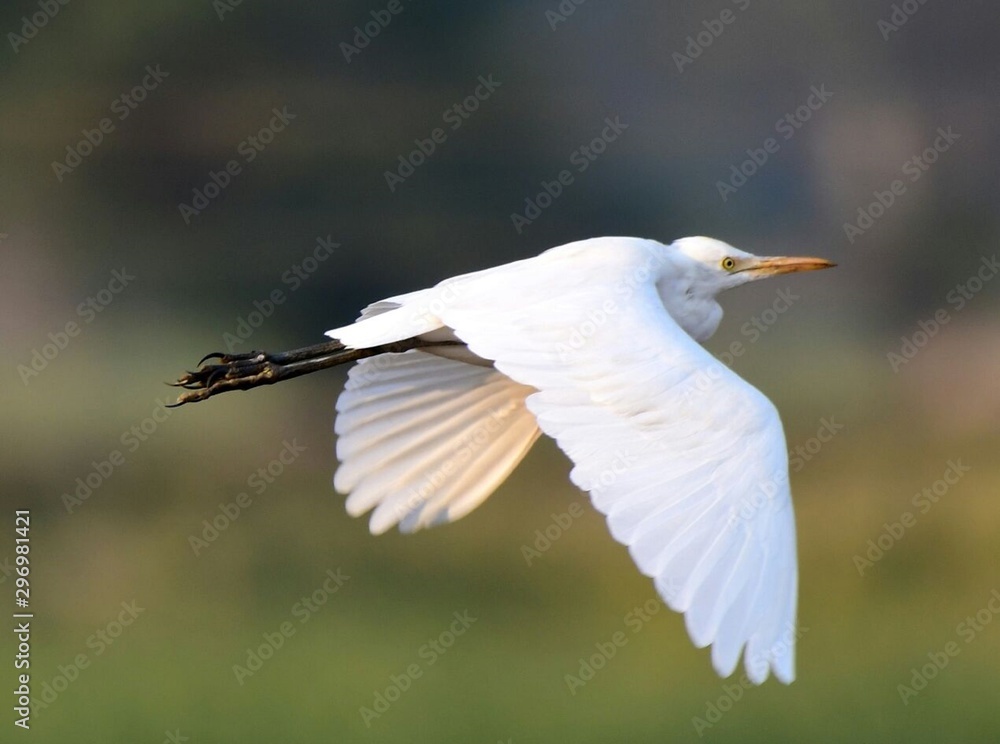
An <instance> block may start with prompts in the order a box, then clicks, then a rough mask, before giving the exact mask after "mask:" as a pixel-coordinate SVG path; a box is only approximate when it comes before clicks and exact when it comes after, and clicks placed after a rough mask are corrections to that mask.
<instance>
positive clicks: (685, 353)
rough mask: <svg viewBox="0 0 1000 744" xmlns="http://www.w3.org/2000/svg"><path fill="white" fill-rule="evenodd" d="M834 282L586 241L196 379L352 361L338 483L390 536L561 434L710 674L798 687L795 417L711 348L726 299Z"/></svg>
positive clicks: (447, 509) (674, 247)
mask: <svg viewBox="0 0 1000 744" xmlns="http://www.w3.org/2000/svg"><path fill="white" fill-rule="evenodd" d="M830 265H832V264H829V262H825V261H822V260H820V259H785V258H777V259H760V258H757V257H755V256H752V255H750V254H748V253H744V252H743V251H739V250H737V249H735V248H732V247H731V246H728V245H726V244H725V243H721V242H719V241H714V240H711V239H708V238H685V239H682V240H678V241H676V242H675V243H673V244H671V245H663V244H661V243H658V242H656V241H652V240H641V239H637V238H598V239H593V240H585V241H580V242H576V243H570V244H567V245H564V246H559V247H557V248H553V249H551V250H549V251H546V252H545V253H543V254H541V255H539V256H537V257H535V258H531V259H526V260H523V261H517V262H514V263H510V264H505V265H503V266H498V267H496V268H492V269H487V270H484V271H479V272H475V273H471V274H466V275H463V276H459V277H455V278H453V279H449V280H446V281H444V282H442V283H440V284H438V285H436V286H435V287H432V288H429V289H426V290H421V291H417V292H411V293H408V294H405V295H400V296H397V297H391V298H389V299H387V300H383V301H380V302H377V303H374V304H372V305H370V306H369V307H368V308H366V309H365V310H364V311H363V313H362V315H361V317H360V318H359V319H358V320H357V321H356V322H355V323H353V324H351V325H348V326H344V327H342V328H336V329H334V330H332V331H329V332H328V334H327V335H328V336H330V337H332V338H333V339H335V342H333V343H332V344H328V345H321V346H319V347H313V348H314V349H316V352H315V353H313V354H312V355H311V356H310V355H309V354H308V353H307V354H303V353H299V352H292V353H291V356H289V355H285V358H283V357H282V355H275V356H269V355H263V354H261V355H259V356H253V355H243V356H242V357H241V358H235V357H232V358H223V359H222V362H223V364H222V365H210V367H209V368H203V369H205V370H206V372H205V373H204V374H203V375H202V376H201V377H200V378H199V377H198V375H199V374H200V373H201V372H202V371H201V370H199V373H192V374H193V376H190V375H189V377H188V378H185V379H184V380H182V383H184V384H185V386H187V387H189V388H193V389H194V390H195V392H193V393H188V394H186V396H187V400H200V399H203V398H204V397H208V396H209V395H211V394H213V393H214V392H221V391H222V390H226V389H233V388H240V387H251V386H254V385H257V384H265V383H268V382H273V381H277V379H283V378H284V377H290V376H295V375H297V374H303V373H305V372H309V371H313V369H314V368H322V367H324V366H332V365H333V364H335V363H339V362H342V361H348V360H354V359H359V360H360V361H359V362H358V364H357V365H355V366H354V367H353V368H352V369H351V370H350V373H349V378H348V382H347V385H346V387H345V389H344V392H343V393H342V394H341V396H340V399H339V400H338V403H337V412H338V415H337V419H336V433H337V434H338V442H337V456H338V459H339V460H340V461H341V465H340V468H339V469H338V471H337V474H336V477H335V480H334V484H335V486H336V488H337V489H338V490H339V491H342V492H344V493H347V494H349V495H348V499H347V509H348V511H349V513H351V514H352V515H360V514H363V513H365V512H368V511H370V510H374V511H373V513H372V516H371V521H370V528H371V531H372V532H373V533H376V534H378V533H382V532H384V531H386V530H388V529H390V528H391V527H393V526H395V525H398V526H399V527H400V529H401V530H403V531H413V530H417V529H420V528H422V527H429V526H433V525H437V524H442V523H446V522H451V521H454V520H456V519H458V518H460V517H462V516H464V515H465V514H467V513H469V512H470V511H472V510H473V509H475V508H476V507H477V506H478V505H479V504H481V503H482V502H483V501H484V500H485V499H486V498H487V497H488V496H489V495H490V494H491V493H492V492H493V491H494V490H495V489H496V488H497V487H498V486H499V485H500V484H501V483H502V482H503V481H504V480H505V479H506V477H507V476H508V475H509V474H510V472H511V471H512V470H513V469H514V468H515V467H516V466H517V464H518V463H519V462H520V461H521V460H522V459H523V457H524V456H525V455H526V454H527V452H528V451H529V449H530V448H531V446H532V444H533V443H534V442H535V440H536V439H537V438H538V436H539V435H540V433H544V434H546V435H548V436H551V437H552V438H553V439H555V441H556V442H557V444H558V445H559V447H560V448H561V449H562V450H563V451H564V452H565V453H566V454H567V455H568V456H569V458H570V459H571V460H572V461H573V463H574V468H573V470H572V472H571V475H570V477H571V480H572V481H573V483H574V484H576V485H577V486H579V487H580V488H581V489H583V490H585V491H587V492H588V493H590V495H591V499H592V501H593V503H594V506H595V507H596V508H597V509H598V510H600V511H601V512H603V513H604V514H605V515H606V516H607V518H608V524H609V527H610V529H611V533H612V535H613V536H614V537H615V538H616V539H617V540H619V541H620V542H622V543H624V544H626V545H628V547H629V550H630V552H631V554H632V556H633V558H634V559H635V561H636V563H637V565H638V566H639V568H640V570H641V571H642V572H643V573H645V574H646V575H648V576H650V577H652V578H653V579H654V581H655V583H656V587H657V589H658V591H659V593H660V595H661V596H662V597H663V599H664V601H665V602H666V603H667V604H668V605H669V606H670V607H672V608H673V609H675V610H677V611H679V612H683V613H685V616H686V621H687V626H688V630H689V632H690V634H691V637H692V639H693V640H694V642H695V644H696V645H698V646H699V647H701V646H706V645H709V644H711V645H712V647H713V650H712V658H713V663H714V666H715V668H716V670H717V671H718V672H719V673H720V674H722V675H724V676H725V675H728V674H730V673H732V671H733V670H734V669H735V667H736V664H737V663H738V661H739V657H740V654H741V652H743V654H744V661H745V666H746V669H747V674H748V676H749V678H750V679H751V680H752V681H753V682H755V683H760V682H762V681H763V680H764V679H766V678H767V676H768V675H769V673H770V672H771V671H773V672H774V673H775V675H776V676H777V677H778V678H779V679H780V680H782V681H784V682H786V683H787V682H790V681H792V679H793V678H794V626H795V607H796V592H797V567H796V557H795V523H794V517H793V513H792V503H791V494H790V490H789V484H788V459H787V454H786V446H785V441H784V434H783V432H782V428H781V422H780V419H779V417H778V414H777V411H776V409H775V408H774V406H773V405H772V404H771V403H770V401H769V400H768V399H767V398H766V397H764V396H763V395H762V394H761V393H760V392H758V391H757V390H756V389H755V388H753V387H752V386H750V385H749V384H747V383H746V382H744V381H743V380H742V379H741V378H739V377H738V376H737V375H736V374H735V373H733V372H732V371H731V370H730V369H728V368H727V367H726V366H725V365H723V364H721V363H720V362H718V361H717V360H716V359H715V358H714V357H713V356H712V355H711V354H709V353H708V352H707V351H706V350H705V349H704V348H703V347H702V346H701V345H700V343H699V342H701V341H704V340H705V339H707V338H709V337H710V336H711V335H712V334H713V333H714V332H715V330H716V328H717V327H718V325H719V322H720V320H721V318H722V309H721V307H720V306H719V304H718V302H717V301H716V299H715V297H716V294H717V293H718V292H719V291H721V290H722V289H726V288H729V287H732V286H737V285H739V284H742V283H744V282H746V281H750V280H751V279H754V278H760V277H762V276H769V275H772V274H778V273H786V272H790V271H800V270H807V269H817V268H824V267H826V266H830ZM303 352H309V350H308V349H307V350H303ZM255 354H256V352H255ZM303 356H305V357H308V358H310V359H312V360H313V361H310V362H303V361H300V360H301V359H302V358H303ZM268 365H270V367H269V366H268ZM310 365H311V366H310ZM272 367H273V369H271V368H272ZM282 370H285V371H284V373H283V372H282ZM220 375H221V380H220V379H219V376H220ZM251 377H252V378H253V381H252V382H247V380H249V379H250V378H251ZM241 381H242V382H241ZM220 386H221V387H220ZM213 387H214V388H217V389H215V390H213ZM181 401H182V402H186V400H185V396H182V398H181Z"/></svg>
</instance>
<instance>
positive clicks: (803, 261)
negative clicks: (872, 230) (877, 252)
mask: <svg viewBox="0 0 1000 744" xmlns="http://www.w3.org/2000/svg"><path fill="white" fill-rule="evenodd" d="M836 265H837V264H835V263H833V262H832V261H827V260H826V259H825V258H811V257H808V256H767V257H765V258H760V259H758V260H756V261H753V262H750V263H749V264H748V266H747V267H746V268H745V269H743V270H744V271H749V272H750V273H752V274H754V276H758V277H761V278H763V277H766V276H778V275H779V274H792V273H794V272H796V271H818V270H819V269H829V268H832V267H834V266H836Z"/></svg>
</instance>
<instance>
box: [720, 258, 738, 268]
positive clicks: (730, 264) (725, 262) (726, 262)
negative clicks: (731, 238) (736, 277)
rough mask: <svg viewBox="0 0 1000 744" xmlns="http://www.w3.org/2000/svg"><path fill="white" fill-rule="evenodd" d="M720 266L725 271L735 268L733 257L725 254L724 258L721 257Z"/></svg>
mask: <svg viewBox="0 0 1000 744" xmlns="http://www.w3.org/2000/svg"><path fill="white" fill-rule="evenodd" d="M722 268H724V269H725V270H726V271H732V270H733V269H735V268H736V261H735V259H732V258H730V257H729V256H726V257H725V258H724V259H722Z"/></svg>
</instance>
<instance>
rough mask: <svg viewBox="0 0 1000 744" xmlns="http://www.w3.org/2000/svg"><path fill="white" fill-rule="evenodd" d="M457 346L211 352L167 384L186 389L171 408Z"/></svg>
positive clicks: (409, 342) (420, 343)
mask: <svg viewBox="0 0 1000 744" xmlns="http://www.w3.org/2000/svg"><path fill="white" fill-rule="evenodd" d="M456 345H461V343H460V342H457V341H443V342H442V341H434V342H431V341H424V340H421V339H418V338H410V339H406V340H404V341H397V342H394V343H391V344H383V345H382V346H375V347H372V348H369V349H348V348H345V347H344V345H343V344H342V343H340V342H339V341H329V342H327V343H323V344H316V345H314V346H306V347H305V348H302V349H294V350H292V351H283V352H278V353H276V354H269V353H268V352H266V351H250V352H247V353H245V354H222V353H219V352H214V353H212V354H208V355H207V356H205V357H204V358H202V360H201V362H199V363H198V364H199V365H200V366H199V367H198V369H197V371H195V372H188V373H187V374H186V375H184V376H183V377H181V378H180V379H179V380H178V381H177V382H174V383H170V384H172V385H174V386H175V387H182V388H185V389H186V390H187V392H185V393H181V394H180V395H179V396H178V398H177V402H176V403H174V404H173V405H172V406H171V407H172V408H175V407H177V406H182V405H184V404H185V403H196V402H198V401H201V400H205V399H207V398H211V397H212V396H213V395H218V394H219V393H225V392H228V391H230V390H249V389H250V388H254V387H259V386H261V385H273V384H274V383H276V382H281V381H283V380H290V379H292V378H293V377H300V376H301V375H307V374H310V373H311V372H317V371H319V370H321V369H327V368H329V367H336V366H338V365H341V364H347V363H349V362H354V361H357V360H358V359H365V358H366V357H371V356H377V355H379V354H391V353H402V352H404V351H409V350H410V349H421V348H428V347H431V346H456ZM210 359H215V360H217V363H214V364H204V362H206V361H208V360H210Z"/></svg>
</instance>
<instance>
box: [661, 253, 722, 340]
mask: <svg viewBox="0 0 1000 744" xmlns="http://www.w3.org/2000/svg"><path fill="white" fill-rule="evenodd" d="M656 288H657V291H658V292H659V294H660V299H661V300H662V301H663V306H664V307H665V308H666V310H667V312H668V313H670V317H672V318H673V319H674V320H675V321H676V322H677V325H679V326H680V327H681V328H683V329H684V331H685V332H686V333H687V334H688V335H689V336H691V338H693V339H694V340H695V341H698V342H699V343H701V342H704V341H706V340H708V339H709V338H711V337H712V334H713V333H715V331H716V329H718V327H719V323H721V322H722V306H721V305H720V304H719V303H718V302H717V301H716V299H715V295H714V294H712V293H709V292H707V291H706V289H705V284H704V282H702V281H699V280H698V277H697V276H696V275H694V274H693V273H689V272H688V271H687V270H686V267H684V266H681V267H679V270H675V271H668V272H665V273H664V274H663V275H662V276H661V278H660V281H658V282H657V284H656Z"/></svg>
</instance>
